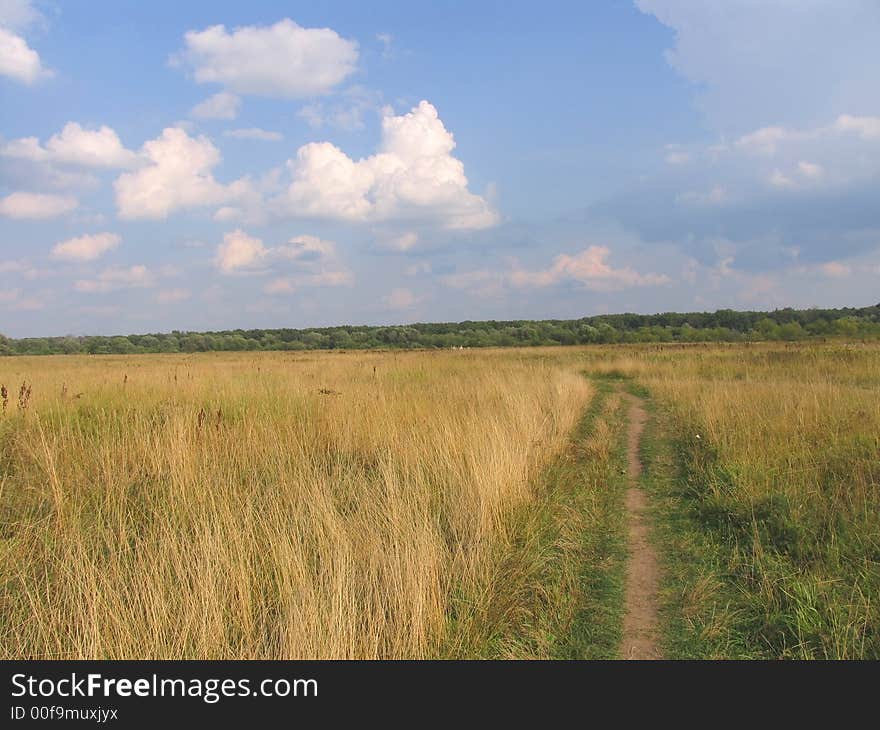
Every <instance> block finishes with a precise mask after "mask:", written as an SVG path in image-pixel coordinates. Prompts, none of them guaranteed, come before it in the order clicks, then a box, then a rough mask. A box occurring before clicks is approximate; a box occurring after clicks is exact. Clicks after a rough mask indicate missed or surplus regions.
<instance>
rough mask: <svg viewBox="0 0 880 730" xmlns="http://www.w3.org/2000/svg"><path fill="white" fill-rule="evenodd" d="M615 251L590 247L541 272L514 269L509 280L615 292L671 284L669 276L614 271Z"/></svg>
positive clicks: (562, 256) (560, 258)
mask: <svg viewBox="0 0 880 730" xmlns="http://www.w3.org/2000/svg"><path fill="white" fill-rule="evenodd" d="M610 255H611V250H610V249H609V248H608V247H607V246H590V247H588V248H586V249H584V250H583V251H581V252H580V253H577V254H575V255H574V256H569V255H568V254H560V255H559V256H557V257H556V258H554V259H553V265H552V266H550V268H548V269H544V270H539V271H527V270H522V269H518V270H514V271H513V272H511V274H510V277H509V280H510V283H511V284H512V285H513V286H522V287H528V286H534V287H545V286H555V285H557V284H560V283H563V282H576V283H578V284H581V285H583V286H585V287H586V288H588V289H593V290H595V291H615V290H617V289H625V288H628V287H634V286H658V285H662V284H668V283H669V281H670V279H669V277H668V276H666V275H665V274H654V273H647V274H641V273H639V272H637V271H635V270H633V269H631V268H629V267H622V268H614V267H612V266H611V265H610V264H609V263H608V260H607V259H608V257H609V256H610Z"/></svg>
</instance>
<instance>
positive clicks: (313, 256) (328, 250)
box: [273, 236, 336, 261]
mask: <svg viewBox="0 0 880 730" xmlns="http://www.w3.org/2000/svg"><path fill="white" fill-rule="evenodd" d="M273 252H274V254H275V255H277V256H279V257H281V258H283V259H288V260H290V261H318V260H319V259H325V260H326V259H328V258H332V257H333V256H335V255H336V244H334V243H333V242H332V241H324V240H322V239H320V238H318V237H317V236H296V237H294V238H291V239H290V241H288V243H287V245H285V246H279V247H277V248H275V249H273Z"/></svg>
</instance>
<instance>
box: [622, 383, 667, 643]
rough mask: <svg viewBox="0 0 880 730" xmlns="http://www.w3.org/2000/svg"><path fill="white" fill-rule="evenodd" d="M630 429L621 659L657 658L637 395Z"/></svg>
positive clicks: (654, 574) (653, 558) (655, 580)
mask: <svg viewBox="0 0 880 730" xmlns="http://www.w3.org/2000/svg"><path fill="white" fill-rule="evenodd" d="M628 400H629V403H630V406H629V433H628V435H627V457H628V462H629V463H628V473H629V489H627V491H626V511H627V519H628V520H629V528H628V535H627V542H628V545H629V567H628V570H627V577H626V615H625V616H624V619H623V641H622V642H621V657H622V658H623V659H660V658H661V655H660V649H659V645H658V631H657V587H658V585H659V582H660V572H659V568H658V565H657V555H656V553H655V552H654V546H653V545H652V544H651V542H650V540H649V531H650V526H649V524H648V517H647V507H648V500H647V497H646V495H645V491H644V490H643V489H642V488H641V487H640V486H639V482H638V479H639V476H640V475H641V473H642V462H641V460H640V459H639V444H640V442H641V438H642V430H643V429H644V427H645V421H646V420H647V414H646V413H645V409H644V406H643V404H642V401H641V399H640V398H636V397H635V396H628Z"/></svg>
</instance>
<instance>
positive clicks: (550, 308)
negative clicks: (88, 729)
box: [0, 0, 880, 336]
mask: <svg viewBox="0 0 880 730" xmlns="http://www.w3.org/2000/svg"><path fill="white" fill-rule="evenodd" d="M878 37H880V5H878V4H877V3H876V2H875V0H839V1H838V2H834V3H832V2H825V1H819V0H798V1H797V2H795V1H794V0H761V1H760V2H758V0H707V1H704V2H686V1H685V0H636V1H632V0H607V1H606V2H595V3H583V2H577V3H566V2H547V3H541V4H540V5H539V6H538V5H535V3H525V2H480V3H473V2H435V3H401V2H371V3H361V2H326V3H289V2H286V3H281V2H269V1H260V0H253V1H252V2H249V3H236V2H217V1H214V2H210V3H207V2H204V3H202V2H187V3H162V2H157V3H149V4H148V3H141V2H133V1H121V0H115V1H114V2H100V1H98V0H93V1H91V2H89V3H72V2H69V3H61V2H48V1H46V2H41V1H39V0H35V1H30V2H29V1H28V0H0V247H2V249H0V251H2V254H0V274H2V276H3V278H2V281H0V315H2V320H3V321H2V324H0V331H2V332H4V333H5V334H8V335H11V336H39V335H50V334H56V335H58V334H67V333H72V334H86V333H102V334H103V333H108V334H109V333H130V332H146V331H168V330H171V329H187V330H200V329H227V328H236V327H280V326H287V327H308V326H321V325H332V324H344V323H352V324H360V323H367V324H379V323H401V322H408V321H448V320H461V319H490V318H492V319H516V318H549V317H559V318H568V317H578V316H584V315H589V314H598V313H603V312H620V311H638V312H659V311H670V310H679V311H681V310H706V309H716V308H721V307H733V308H740V309H744V308H751V309H756V308H774V307H781V306H847V305H850V306H861V305H867V304H873V303H876V301H877V300H878V299H880V297H878V290H880V287H878V283H880V44H878V43H877V42H876V39H877V38H878Z"/></svg>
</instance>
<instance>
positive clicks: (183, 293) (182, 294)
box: [156, 289, 192, 304]
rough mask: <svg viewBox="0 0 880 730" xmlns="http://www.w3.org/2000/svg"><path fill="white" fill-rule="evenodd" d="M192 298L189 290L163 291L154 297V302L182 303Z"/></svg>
mask: <svg viewBox="0 0 880 730" xmlns="http://www.w3.org/2000/svg"><path fill="white" fill-rule="evenodd" d="M191 296H192V292H190V290H189V289H163V290H162V291H160V292H159V293H158V294H157V295H156V301H157V302H158V303H159V304H172V303H174V302H183V301H186V300H187V299H189V298H190V297H191Z"/></svg>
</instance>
